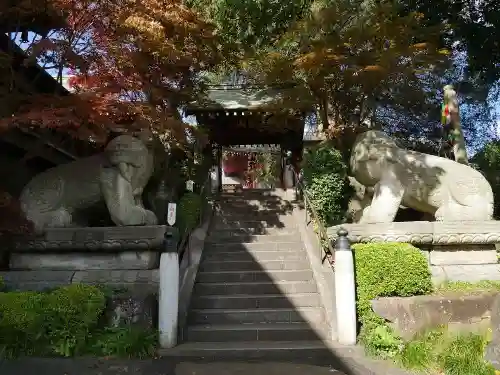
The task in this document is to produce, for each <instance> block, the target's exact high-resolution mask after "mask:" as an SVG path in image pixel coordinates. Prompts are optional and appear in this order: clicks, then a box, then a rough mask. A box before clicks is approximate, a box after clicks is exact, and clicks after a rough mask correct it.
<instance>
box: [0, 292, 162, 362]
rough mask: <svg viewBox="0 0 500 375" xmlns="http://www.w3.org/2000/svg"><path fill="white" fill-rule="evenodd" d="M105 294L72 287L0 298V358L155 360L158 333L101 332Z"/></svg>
mask: <svg viewBox="0 0 500 375" xmlns="http://www.w3.org/2000/svg"><path fill="white" fill-rule="evenodd" d="M106 292H107V291H105V290H102V289H101V288H99V287H96V286H90V285H83V284H72V285H69V286H65V287H62V288H58V289H55V290H53V291H51V292H4V293H0V317H1V319H0V358H15V357H19V356H61V357H71V356H75V355H85V354H94V355H97V356H102V355H118V356H127V357H131V356H140V357H143V356H150V355H153V354H154V353H153V352H154V348H155V343H156V334H155V333H154V332H151V331H147V330H144V329H140V330H139V329H137V328H135V327H118V328H108V327H102V323H103V319H102V318H103V313H104V310H105V305H106Z"/></svg>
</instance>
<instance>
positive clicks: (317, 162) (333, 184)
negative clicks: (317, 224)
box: [303, 143, 350, 226]
mask: <svg viewBox="0 0 500 375" xmlns="http://www.w3.org/2000/svg"><path fill="white" fill-rule="evenodd" d="M303 171H304V181H305V183H306V190H307V193H308V195H309V196H310V198H311V200H312V202H311V204H312V205H313V206H314V208H315V209H316V211H317V213H318V215H319V218H320V220H321V221H322V222H323V224H324V225H326V226H332V225H335V224H338V223H340V222H342V221H343V220H344V218H345V213H346V209H347V203H348V198H349V192H350V187H349V182H348V180H347V166H346V164H345V163H344V161H343V159H342V154H341V153H340V151H338V150H336V149H335V148H333V147H332V145H331V144H330V143H322V144H320V145H318V146H317V147H315V148H313V149H310V150H308V151H307V152H306V153H305V155H304V163H303Z"/></svg>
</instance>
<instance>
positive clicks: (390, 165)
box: [350, 130, 493, 223]
mask: <svg viewBox="0 0 500 375" xmlns="http://www.w3.org/2000/svg"><path fill="white" fill-rule="evenodd" d="M350 167H351V174H352V176H353V177H354V178H355V179H356V180H357V181H358V182H360V183H361V184H362V185H364V186H365V187H368V188H372V187H373V188H374V191H373V199H372V200H371V202H368V205H367V206H366V207H365V208H364V209H363V213H362V216H361V219H360V223H388V222H392V221H394V218H395V216H396V213H397V211H398V209H399V207H400V205H402V206H405V207H409V208H413V209H414V210H417V211H420V212H424V213H429V214H432V215H434V217H435V218H436V220H438V221H481V220H491V219H492V216H493V192H492V190H491V186H490V184H489V183H488V181H487V180H486V179H485V178H484V177H483V175H482V174H481V173H480V172H478V171H476V170H475V169H473V168H471V167H469V166H467V165H464V164H459V163H457V162H455V161H453V160H450V159H445V158H441V157H439V156H434V155H429V154H423V153H420V152H416V151H409V150H406V149H403V148H400V147H399V146H398V145H397V144H396V142H395V141H394V140H393V139H392V138H391V137H389V136H388V135H386V134H385V133H383V132H380V131H375V130H370V131H367V132H365V133H363V134H360V135H359V136H358V137H357V138H356V141H355V143H354V146H353V148H352V152H351V159H350Z"/></svg>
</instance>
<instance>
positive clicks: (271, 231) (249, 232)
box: [210, 225, 298, 239]
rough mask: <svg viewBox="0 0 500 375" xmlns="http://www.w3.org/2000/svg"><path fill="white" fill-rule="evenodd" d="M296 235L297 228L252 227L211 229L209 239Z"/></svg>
mask: <svg viewBox="0 0 500 375" xmlns="http://www.w3.org/2000/svg"><path fill="white" fill-rule="evenodd" d="M296 233H298V229H297V227H290V226H288V225H287V226H286V227H284V228H270V227H254V228H241V227H238V228H213V229H212V230H211V232H210V238H220V239H225V238H227V237H235V236H236V237H238V236H255V235H273V236H288V235H293V234H296Z"/></svg>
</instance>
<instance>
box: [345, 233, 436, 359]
mask: <svg viewBox="0 0 500 375" xmlns="http://www.w3.org/2000/svg"><path fill="white" fill-rule="evenodd" d="M353 248H354V251H355V263H356V290H357V295H358V302H357V314H358V319H359V322H360V323H361V333H360V340H361V342H362V343H363V344H364V345H365V348H366V349H367V351H368V352H369V353H371V354H373V355H377V356H381V357H390V358H394V357H395V356H397V354H398V353H399V352H400V350H401V345H402V341H401V339H400V338H398V337H396V336H395V335H394V333H393V332H392V330H391V329H390V328H389V327H388V326H387V325H386V324H385V322H384V320H383V319H382V318H380V317H379V316H377V315H376V314H375V313H374V312H373V310H372V308H371V304H370V301H371V300H373V299H375V298H377V297H393V296H398V297H408V296H413V295H421V294H427V293H430V292H431V291H432V282H431V274H430V271H429V265H428V263H427V260H426V259H425V257H424V256H423V255H422V253H421V252H420V250H419V249H417V248H416V247H413V246H412V245H410V244H405V243H370V244H356V245H354V246H353Z"/></svg>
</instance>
